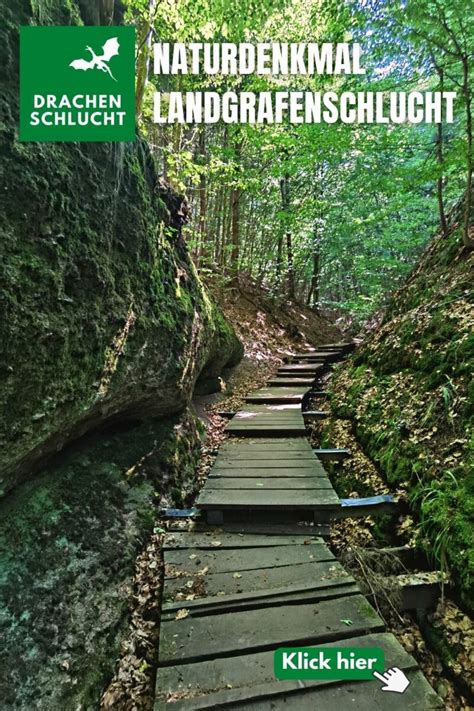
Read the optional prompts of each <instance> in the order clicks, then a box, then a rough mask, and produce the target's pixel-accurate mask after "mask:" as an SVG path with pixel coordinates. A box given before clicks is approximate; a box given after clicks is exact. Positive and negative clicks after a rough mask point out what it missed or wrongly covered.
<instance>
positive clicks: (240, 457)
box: [216, 437, 318, 466]
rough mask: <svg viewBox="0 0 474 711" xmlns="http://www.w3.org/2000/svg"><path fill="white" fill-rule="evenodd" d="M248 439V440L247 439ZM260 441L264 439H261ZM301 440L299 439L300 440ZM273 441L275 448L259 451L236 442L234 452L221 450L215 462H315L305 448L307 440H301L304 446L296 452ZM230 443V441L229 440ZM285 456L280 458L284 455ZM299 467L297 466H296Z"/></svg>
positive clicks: (309, 450)
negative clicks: (260, 460) (261, 460)
mask: <svg viewBox="0 0 474 711" xmlns="http://www.w3.org/2000/svg"><path fill="white" fill-rule="evenodd" d="M249 439H250V438H249ZM262 439H264V438H263V437H262ZM300 439H301V438H300ZM274 441H275V446H274V447H271V448H270V447H269V445H268V444H265V447H262V449H261V450H259V449H257V448H256V447H254V445H252V446H251V447H250V446H249V447H245V446H244V443H243V442H238V444H239V445H240V446H239V447H238V448H237V447H236V448H235V451H232V450H231V449H230V447H229V448H224V447H223V448H222V453H220V454H218V456H217V458H216V461H224V460H226V461H235V462H238V461H253V460H255V461H257V460H259V459H263V460H266V461H269V462H272V461H273V460H275V461H276V462H278V461H279V460H282V459H284V460H285V461H287V462H292V461H294V462H300V461H303V460H304V461H309V462H312V463H314V462H317V461H318V460H317V458H316V457H315V455H314V453H313V451H312V450H311V448H309V449H308V448H307V447H306V444H307V440H305V439H301V443H302V445H303V444H304V445H305V446H302V447H301V449H300V450H299V451H298V450H296V449H295V448H293V449H291V450H290V449H287V448H286V447H283V448H282V447H281V445H280V442H281V438H278V439H277V440H274ZM229 442H231V440H229ZM285 454H286V456H282V455H285ZM297 466H299V464H298V465H297Z"/></svg>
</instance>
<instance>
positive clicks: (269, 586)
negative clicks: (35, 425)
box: [164, 558, 354, 607]
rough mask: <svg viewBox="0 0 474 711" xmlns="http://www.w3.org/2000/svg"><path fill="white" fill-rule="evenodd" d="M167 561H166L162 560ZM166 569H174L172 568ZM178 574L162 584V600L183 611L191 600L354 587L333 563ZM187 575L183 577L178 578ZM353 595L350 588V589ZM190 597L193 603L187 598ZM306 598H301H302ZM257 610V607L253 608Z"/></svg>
mask: <svg viewBox="0 0 474 711" xmlns="http://www.w3.org/2000/svg"><path fill="white" fill-rule="evenodd" d="M165 560H166V558H165ZM168 569H171V570H172V569H173V567H172V566H171V564H170V565H169V566H168ZM175 570H176V571H177V573H178V574H177V575H176V577H171V576H170V575H169V576H168V577H167V578H166V579H165V583H164V600H165V602H166V604H173V603H175V602H181V603H182V605H181V606H182V607H186V604H187V602H192V600H202V599H204V598H207V600H206V604H208V603H209V602H210V601H211V599H212V598H216V597H221V596H223V595H239V594H241V595H244V594H245V596H246V597H247V599H249V600H250V599H256V598H258V597H261V595H262V594H263V593H265V594H266V595H267V596H269V595H271V594H273V591H274V590H275V589H276V590H278V591H280V590H281V589H282V588H288V587H290V586H291V585H293V586H294V587H295V590H298V591H299V593H298V594H300V592H301V591H302V590H303V591H304V592H306V591H307V590H308V588H309V589H311V590H313V591H314V590H322V589H328V588H329V589H330V590H333V589H334V588H338V591H337V592H338V594H339V592H340V589H341V586H344V585H348V584H350V585H351V586H352V585H353V584H354V579H353V578H352V577H351V576H350V575H349V574H348V573H347V572H346V571H345V570H344V568H343V567H342V566H341V565H340V564H339V563H337V561H334V560H332V559H330V558H329V559H326V560H316V559H315V560H313V561H310V562H308V563H298V564H297V565H282V566H278V565H273V564H271V563H270V565H269V566H268V567H265V568H264V567H261V568H257V569H251V570H240V571H227V572H221V573H218V572H215V573H213V572H210V571H208V570H206V566H202V567H201V569H200V570H194V571H193V570H189V571H188V570H186V571H181V570H180V569H179V568H175ZM181 572H186V575H179V573H181ZM351 592H352V588H351ZM189 595H191V598H192V600H187V599H186V598H187V597H189ZM304 597H305V594H304V595H303V598H304ZM255 607H258V605H255Z"/></svg>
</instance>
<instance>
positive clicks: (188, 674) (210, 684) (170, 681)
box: [155, 632, 442, 711]
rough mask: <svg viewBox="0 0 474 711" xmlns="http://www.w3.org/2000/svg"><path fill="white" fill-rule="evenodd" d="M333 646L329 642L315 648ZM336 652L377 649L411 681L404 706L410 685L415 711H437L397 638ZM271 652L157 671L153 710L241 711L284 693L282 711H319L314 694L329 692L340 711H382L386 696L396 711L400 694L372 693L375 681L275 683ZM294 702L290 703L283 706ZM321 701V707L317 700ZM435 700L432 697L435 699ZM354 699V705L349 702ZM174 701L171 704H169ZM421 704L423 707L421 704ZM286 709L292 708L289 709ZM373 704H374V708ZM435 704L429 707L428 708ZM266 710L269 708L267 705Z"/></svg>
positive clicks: (355, 639) (355, 641)
mask: <svg viewBox="0 0 474 711" xmlns="http://www.w3.org/2000/svg"><path fill="white" fill-rule="evenodd" d="M331 646H334V642H330V643H325V644H319V645H318V647H321V648H322V649H324V648H325V647H331ZM337 646H338V647H342V648H344V647H376V648H380V649H383V651H384V655H385V660H386V663H385V666H386V668H387V669H388V668H392V667H398V668H399V669H402V670H403V671H404V672H405V674H407V675H408V676H409V677H410V679H411V680H412V685H411V686H410V687H409V689H408V690H407V691H406V693H405V694H404V695H403V701H404V702H405V697H406V701H407V703H408V704H409V705H410V706H411V705H412V704H413V696H412V694H413V684H415V686H416V689H415V691H416V697H417V698H418V703H415V705H417V706H418V707H419V708H420V709H421V708H423V709H425V708H427V709H430V708H442V707H441V706H440V705H439V703H438V701H437V700H436V699H435V698H434V696H433V692H432V690H431V687H429V686H428V684H427V683H425V684H421V683H419V681H418V680H417V681H416V682H414V681H413V680H414V679H415V676H414V674H415V675H416V674H417V665H416V662H415V660H414V659H413V657H412V656H411V655H410V654H408V652H406V651H405V650H404V649H403V647H402V646H401V645H400V643H399V642H398V641H397V639H396V638H395V637H394V636H393V635H392V634H388V633H382V632H378V633H371V634H367V635H364V636H354V635H352V636H351V637H349V638H346V639H341V640H338V641H337ZM273 654H274V650H273V649H272V650H269V651H265V652H254V653H250V654H246V653H245V652H243V651H242V650H241V653H240V654H239V655H238V656H235V657H230V658H222V657H220V658H219V657H216V658H215V659H213V660H210V661H203V662H197V663H195V664H189V665H186V667H183V666H182V665H175V666H169V667H164V668H162V669H160V671H159V673H158V680H157V702H156V703H157V705H156V706H155V709H157V710H158V709H159V710H161V709H163V710H164V709H165V708H166V709H169V708H172V709H189V710H190V711H193V710H194V709H196V710H197V709H217V708H222V707H224V706H225V707H227V706H228V705H233V704H236V705H237V704H238V705H239V707H240V708H247V704H249V703H256V702H257V701H258V700H259V699H261V700H262V701H263V700H266V703H268V704H270V703H271V704H273V708H277V706H275V704H277V703H278V699H279V698H280V696H281V695H282V694H285V698H286V706H285V708H297V709H298V710H299V711H301V710H302V709H306V708H313V709H321V711H326V708H328V707H327V706H326V705H325V704H324V703H323V702H324V698H323V697H318V694H320V695H321V694H322V693H324V690H328V691H329V692H332V691H335V695H336V698H337V700H338V701H339V702H340V706H339V708H338V709H336V711H341V708H346V707H347V705H348V704H349V705H350V707H351V708H353V709H366V708H369V709H370V708H375V709H378V711H380V709H381V708H385V702H386V700H387V698H386V697H389V696H393V697H395V702H396V703H398V707H397V706H394V708H395V709H397V708H398V709H400V708H401V706H400V695H399V694H387V693H384V694H383V695H382V692H381V691H380V690H379V689H380V685H379V686H378V688H377V684H378V682H367V683H365V682H357V684H355V683H354V682H352V683H351V682H346V683H344V682H343V681H340V682H337V681H331V680H305V681H304V682H301V681H298V680H294V681H279V680H277V679H276V678H275V675H274V671H273ZM361 687H364V692H365V695H366V697H365V699H364V698H363V697H362V698H361V699H360V702H359V703H358V702H357V701H356V697H357V696H359V693H358V691H357V690H358V689H359V688H361ZM338 689H342V690H343V691H344V693H345V697H344V699H343V700H341V699H340V697H339V691H338ZM311 690H314V691H315V697H314V700H313V701H312V703H311V705H309V706H308V705H307V704H306V701H305V699H307V698H308V697H307V693H306V692H308V691H311ZM292 697H294V699H293V702H292V701H289V699H291V698H292ZM320 698H321V702H320V701H319V699H320ZM436 698H437V697H436ZM352 699H354V701H353V700H352ZM170 701H174V703H170ZM425 703H426V705H425ZM292 704H295V705H294V706H293V705H292ZM374 704H378V706H375V705H374ZM433 704H435V705H433ZM267 708H270V706H268V707H267Z"/></svg>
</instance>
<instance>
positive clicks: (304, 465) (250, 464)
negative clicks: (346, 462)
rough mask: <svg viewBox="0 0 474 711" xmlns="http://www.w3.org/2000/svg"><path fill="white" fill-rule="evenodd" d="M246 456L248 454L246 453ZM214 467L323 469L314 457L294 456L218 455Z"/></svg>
mask: <svg viewBox="0 0 474 711" xmlns="http://www.w3.org/2000/svg"><path fill="white" fill-rule="evenodd" d="M245 456H246V457H247V456H248V454H247V453H246V454H245ZM214 467H217V468H221V469H259V468H263V469H312V470H313V471H315V472H316V471H319V472H321V471H323V472H324V469H323V466H322V464H321V462H318V460H317V459H316V457H315V456H314V455H312V456H311V457H305V456H301V457H294V458H293V459H289V458H286V457H285V458H284V457H282V456H281V455H280V457H279V458H278V457H274V458H270V457H268V458H267V457H255V459H252V458H250V459H247V458H245V459H243V458H240V457H235V458H234V457H228V456H225V457H224V456H222V455H220V456H218V457H217V459H216V462H215V464H214ZM214 467H213V468H214Z"/></svg>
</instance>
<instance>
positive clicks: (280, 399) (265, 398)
mask: <svg viewBox="0 0 474 711" xmlns="http://www.w3.org/2000/svg"><path fill="white" fill-rule="evenodd" d="M283 389H284V388H282V390H283ZM306 392H307V390H305V393H306ZM302 400H303V395H289V394H287V395H278V393H267V394H265V393H261V394H260V395H247V397H246V398H245V402H250V403H258V402H268V403H297V402H299V403H301V401H302Z"/></svg>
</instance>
